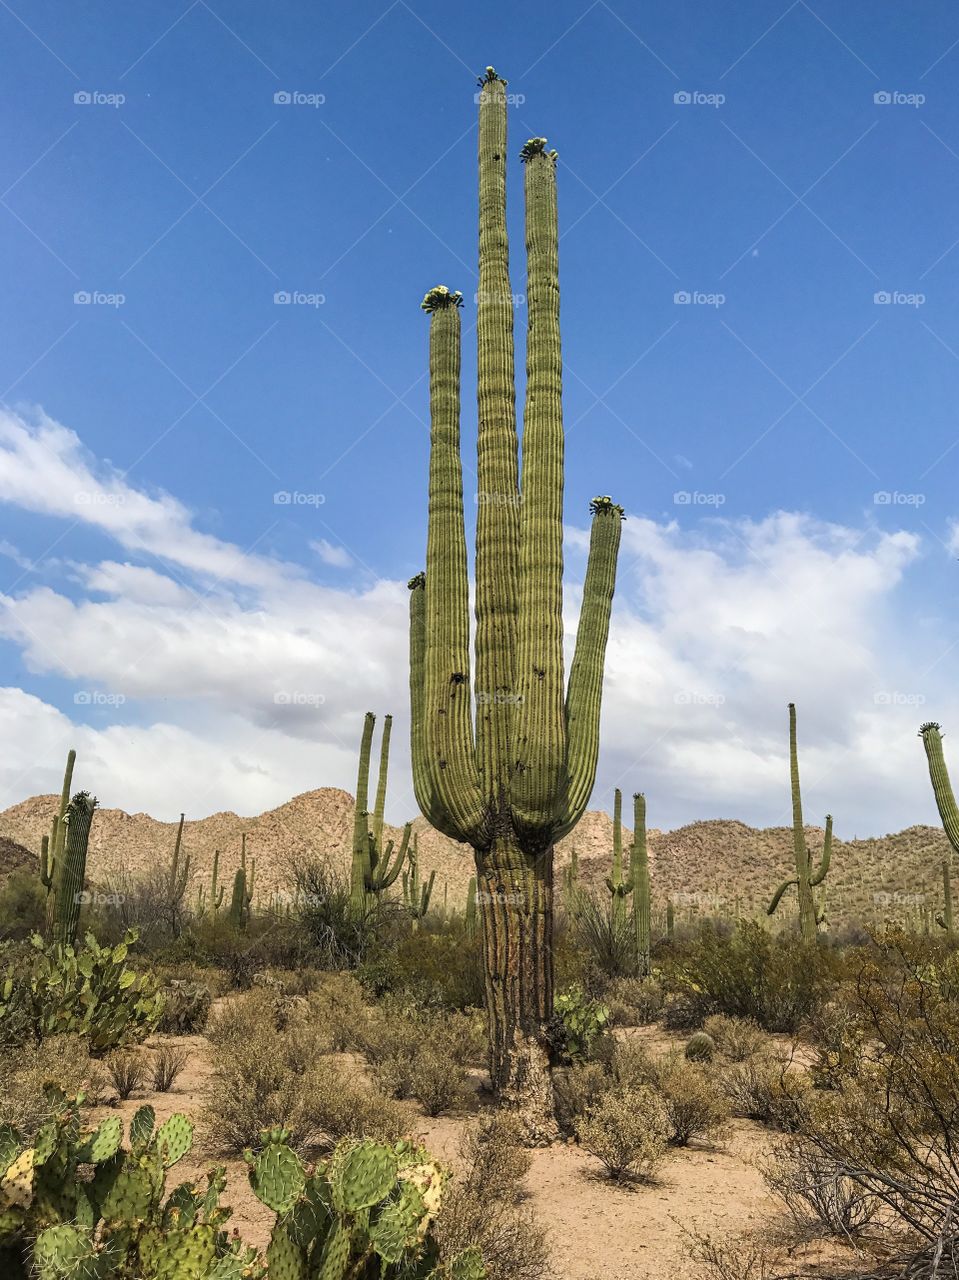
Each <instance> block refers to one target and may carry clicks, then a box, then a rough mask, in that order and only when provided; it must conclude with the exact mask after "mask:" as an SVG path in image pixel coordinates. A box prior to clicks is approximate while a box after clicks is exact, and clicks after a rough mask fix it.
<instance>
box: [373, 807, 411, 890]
mask: <svg viewBox="0 0 959 1280" xmlns="http://www.w3.org/2000/svg"><path fill="white" fill-rule="evenodd" d="M412 829H413V824H412V823H410V822H408V823H407V824H406V826H405V827H404V828H403V835H402V837H401V839H400V847H399V849H397V851H396V856H395V858H393V861H392V863H391V862H390V859H391V857H392V855H393V844H394V842H393V841H392V840H390V841H388V842H387V845H386V849H385V850H384V852H383V854H382V856H381V857H378V859H377V866H376V869H375V872H374V874H373V875H371V877H370V881H369V883H368V885H367V888H368V890H369V892H370V893H382V892H383V890H384V889H389V888H390V886H391V885H392V884H394V883H395V882H396V880H397V877H398V876H399V874H400V872H401V871H402V869H403V864H404V862H405V861H406V857H407V852H408V849H409V843H410V832H411V831H412Z"/></svg>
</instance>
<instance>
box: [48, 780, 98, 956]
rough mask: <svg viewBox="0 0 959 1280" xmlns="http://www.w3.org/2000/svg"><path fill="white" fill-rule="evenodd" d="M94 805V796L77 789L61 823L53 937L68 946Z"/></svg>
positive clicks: (76, 916) (73, 932)
mask: <svg viewBox="0 0 959 1280" xmlns="http://www.w3.org/2000/svg"><path fill="white" fill-rule="evenodd" d="M96 807H97V802H96V797H94V796H91V795H90V794H89V793H88V792H86V791H78V792H77V794H76V795H75V796H74V797H73V799H72V800H71V801H70V803H69V804H68V805H67V810H66V813H65V814H64V816H63V820H62V822H61V827H62V829H63V836H62V840H61V841H60V844H59V854H58V856H57V864H56V884H55V886H54V910H53V941H54V942H59V943H62V944H63V945H65V946H72V945H73V943H74V941H75V940H76V936H77V922H78V921H79V919H80V907H81V905H82V903H83V883H84V879H85V876H86V867H87V845H88V843H89V840H90V824H91V823H92V822H93V811H94V810H95V809H96Z"/></svg>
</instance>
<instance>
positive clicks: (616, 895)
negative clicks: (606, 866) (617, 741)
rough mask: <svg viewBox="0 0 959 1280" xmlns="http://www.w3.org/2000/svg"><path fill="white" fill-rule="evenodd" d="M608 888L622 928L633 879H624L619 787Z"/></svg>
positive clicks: (616, 920)
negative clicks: (611, 868) (611, 870)
mask: <svg viewBox="0 0 959 1280" xmlns="http://www.w3.org/2000/svg"><path fill="white" fill-rule="evenodd" d="M606 888H607V889H608V890H609V892H610V897H611V899H612V901H611V902H610V913H611V915H612V920H613V924H614V925H615V926H617V927H620V928H621V927H623V926H625V924H626V899H627V898H628V897H629V895H630V894H631V893H632V892H633V880H632V876H630V878H629V879H628V880H624V879H623V793H622V792H621V791H620V789H619V787H617V788H616V790H615V792H614V793H613V874H612V875H611V876H607V877H606Z"/></svg>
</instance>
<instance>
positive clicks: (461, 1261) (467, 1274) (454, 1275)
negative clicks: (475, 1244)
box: [428, 1248, 486, 1280]
mask: <svg viewBox="0 0 959 1280" xmlns="http://www.w3.org/2000/svg"><path fill="white" fill-rule="evenodd" d="M440 1275H442V1277H443V1280H486V1267H485V1265H484V1263H483V1255H482V1254H481V1253H480V1251H479V1250H478V1249H475V1248H471V1249H467V1250H466V1251H465V1252H464V1253H461V1254H459V1255H458V1256H457V1257H455V1258H454V1259H453V1261H452V1262H451V1263H450V1264H449V1265H448V1266H447V1267H446V1269H445V1270H444V1271H443V1272H442V1273H441V1272H439V1271H434V1272H433V1273H432V1275H431V1276H430V1277H428V1280H438V1278H439V1276H440Z"/></svg>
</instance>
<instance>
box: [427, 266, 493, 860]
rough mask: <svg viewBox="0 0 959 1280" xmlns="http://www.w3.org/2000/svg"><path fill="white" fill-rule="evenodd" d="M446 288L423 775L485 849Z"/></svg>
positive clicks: (435, 348)
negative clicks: (476, 757)
mask: <svg viewBox="0 0 959 1280" xmlns="http://www.w3.org/2000/svg"><path fill="white" fill-rule="evenodd" d="M460 301H461V299H460V296H459V295H458V294H451V293H450V292H449V290H447V289H445V287H444V286H439V287H438V288H436V289H432V290H431V291H430V292H429V293H428V294H427V295H426V298H425V299H424V301H423V307H424V309H425V310H427V311H429V312H430V420H431V429H430V478H429V526H428V532H427V539H426V581H427V583H428V584H429V585H428V590H427V593H426V661H425V675H426V689H425V708H424V712H425V715H424V729H425V737H426V769H427V773H428V777H429V781H430V788H431V790H432V793H433V796H434V797H435V802H436V808H437V809H438V810H440V811H442V813H443V819H444V825H443V830H444V831H445V832H446V834H452V835H453V838H454V839H457V840H465V841H469V842H471V843H477V842H478V843H483V842H484V826H485V821H484V819H485V815H484V809H483V805H482V803H481V797H480V790H479V775H478V772H477V769H476V761H475V757H474V749H473V723H472V709H471V693H470V679H469V672H470V665H469V664H470V659H469V582H468V578H467V569H466V528H465V524H464V517H463V469H462V463H461V460H460V452H459V444H460V427H459V417H460V391H459V379H460V315H459V302H460Z"/></svg>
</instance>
